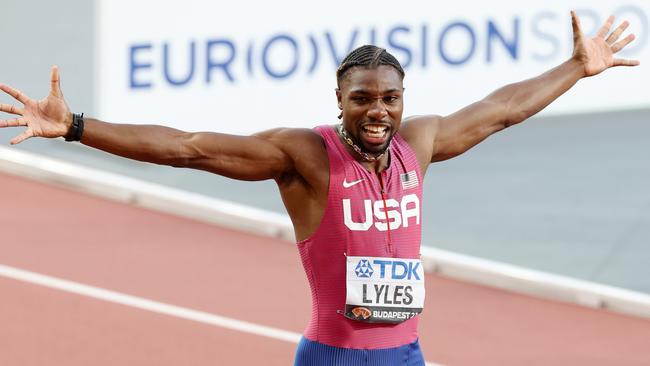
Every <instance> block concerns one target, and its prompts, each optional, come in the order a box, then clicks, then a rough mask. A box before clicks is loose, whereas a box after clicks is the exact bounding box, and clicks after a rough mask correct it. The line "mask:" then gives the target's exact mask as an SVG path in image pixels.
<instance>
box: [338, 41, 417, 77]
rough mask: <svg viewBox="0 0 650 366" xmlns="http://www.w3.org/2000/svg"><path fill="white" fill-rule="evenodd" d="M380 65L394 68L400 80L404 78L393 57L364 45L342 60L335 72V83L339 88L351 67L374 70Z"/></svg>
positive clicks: (371, 46)
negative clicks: (400, 77)
mask: <svg viewBox="0 0 650 366" xmlns="http://www.w3.org/2000/svg"><path fill="white" fill-rule="evenodd" d="M380 65H388V66H392V67H394V68H395V70H397V72H398V73H399V74H400V75H401V76H402V79H403V78H404V69H402V65H400V64H399V61H397V59H396V58H395V57H394V56H393V55H391V54H390V53H388V52H387V51H386V50H385V49H383V48H380V47H377V46H373V45H365V46H361V47H358V48H356V49H354V50H352V52H350V53H349V54H348V55H347V56H346V57H345V58H344V59H343V62H341V65H340V66H339V68H338V70H336V82H337V84H338V85H339V86H341V81H342V80H343V78H344V77H345V74H346V73H347V72H348V71H349V70H350V69H351V68H353V67H356V66H360V67H364V68H368V69H374V68H376V67H378V66H380Z"/></svg>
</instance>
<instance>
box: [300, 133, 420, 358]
mask: <svg viewBox="0 0 650 366" xmlns="http://www.w3.org/2000/svg"><path fill="white" fill-rule="evenodd" d="M315 130H316V132H317V133H319V134H320V135H321V136H322V137H323V140H324V142H325V146H326V149H327V155H328V158H329V170H330V179H329V191H328V197H327V206H326V209H325V214H324V216H323V219H322V221H321V223H320V226H319V227H318V229H317V230H316V232H315V233H314V234H313V235H312V236H311V237H309V238H307V239H305V240H303V241H300V242H298V248H299V251H300V257H301V260H302V264H303V267H304V269H305V272H306V274H307V278H308V280H309V285H310V287H311V294H312V315H311V320H310V322H309V324H308V326H307V329H306V330H305V333H304V336H305V338H307V339H308V340H310V341H314V342H319V343H323V344H326V345H329V346H334V347H343V348H354V349H378V348H390V347H398V346H402V345H405V344H409V343H412V342H414V341H416V340H417V323H418V318H419V316H415V317H413V318H411V319H409V320H406V321H404V322H402V323H399V324H383V323H365V322H360V321H356V320H351V319H348V318H346V317H345V316H344V315H343V314H342V313H343V310H344V308H345V304H346V256H370V257H389V258H410V259H417V258H419V257H420V238H421V226H420V219H421V202H422V174H421V172H420V167H419V165H418V161H417V158H416V156H415V153H414V152H413V150H412V149H411V148H410V146H408V145H407V143H406V142H405V141H404V140H403V139H402V137H401V136H400V135H399V133H398V134H395V136H394V138H393V140H392V142H391V145H390V148H389V154H390V155H389V159H390V163H389V167H388V168H387V169H386V170H384V171H383V172H382V173H381V178H380V177H379V176H378V175H377V174H375V173H373V172H370V171H368V170H367V169H366V168H364V167H363V166H362V165H361V164H360V163H359V162H357V161H356V160H355V158H354V156H352V155H351V154H350V153H349V152H348V150H346V148H345V146H344V145H343V143H342V142H341V140H340V139H339V136H338V134H337V132H336V130H335V129H334V128H333V127H332V126H319V127H317V128H316V129H315ZM382 183H383V184H382ZM382 185H383V187H384V189H383V193H382V188H381V187H382ZM387 222H389V223H390V225H387ZM389 229H390V230H389Z"/></svg>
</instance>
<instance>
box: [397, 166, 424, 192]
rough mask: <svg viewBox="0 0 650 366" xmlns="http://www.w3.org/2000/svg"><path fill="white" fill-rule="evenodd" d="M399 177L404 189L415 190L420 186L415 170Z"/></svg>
mask: <svg viewBox="0 0 650 366" xmlns="http://www.w3.org/2000/svg"><path fill="white" fill-rule="evenodd" d="M399 177H400V178H401V181H402V189H411V188H415V187H417V186H418V184H420V182H418V175H417V173H416V172H415V170H411V171H410V172H408V173H406V174H400V175H399Z"/></svg>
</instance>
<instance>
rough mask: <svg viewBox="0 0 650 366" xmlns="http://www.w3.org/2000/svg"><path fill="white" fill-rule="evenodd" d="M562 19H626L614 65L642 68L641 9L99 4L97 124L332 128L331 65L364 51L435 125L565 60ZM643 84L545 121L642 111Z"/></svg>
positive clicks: (621, 75)
mask: <svg viewBox="0 0 650 366" xmlns="http://www.w3.org/2000/svg"><path fill="white" fill-rule="evenodd" d="M570 9H576V10H577V11H578V14H579V15H580V17H581V19H582V25H583V28H584V31H585V32H586V33H591V34H593V33H595V31H596V30H597V28H598V27H599V26H600V25H601V24H602V23H603V22H604V21H605V19H606V18H607V16H608V15H609V14H614V15H616V16H617V17H618V19H619V21H622V20H623V19H628V20H629V21H630V22H631V24H632V25H631V27H630V31H629V32H634V33H635V34H636V35H637V40H636V41H635V42H634V43H633V44H631V45H630V46H629V49H627V50H626V51H625V52H622V53H621V54H620V56H621V57H629V58H636V59H640V60H641V61H642V63H643V62H645V63H648V62H650V57H648V56H650V45H649V44H648V43H649V40H648V38H650V26H649V19H650V2H648V1H647V0H623V1H611V0H589V1H587V0H585V1H544V2H538V1H534V2H533V1H510V0H493V1H490V2H483V3H477V2H476V1H469V0H457V1H454V2H421V1H417V2H415V1H414V2H408V1H407V2H401V3H399V4H398V3H396V2H394V1H385V0H373V1H342V0H329V1H323V2H319V3H314V2H294V1H289V0H277V1H273V2H257V1H247V0H242V1H238V2H233V3H230V2H227V3H224V2H207V1H200V0H185V1H160V0H156V1H154V0H139V1H126V0H100V1H99V2H98V7H97V19H98V25H97V27H98V29H97V37H98V39H97V66H96V67H97V87H98V90H97V91H96V95H97V106H98V112H99V113H98V114H99V115H98V117H99V118H103V119H106V120H110V121H116V122H131V123H161V124H165V125H169V126H173V127H176V128H180V129H183V130H189V131H196V130H210V131H221V132H230V133H240V134H248V133H252V132H255V131H260V130H265V129H269V128H274V127H279V126H287V127H312V126H315V125H318V124H323V123H334V122H335V121H337V119H336V116H337V115H338V109H337V107H336V98H335V93H334V89H335V87H336V80H335V71H336V68H337V65H338V63H339V61H340V60H341V59H342V58H343V57H344V56H345V55H346V54H347V52H348V51H349V50H351V49H353V48H354V47H356V46H359V45H362V44H367V43H374V44H377V45H378V46H382V47H386V48H387V49H388V50H389V52H391V53H393V54H394V55H395V57H397V58H398V60H400V62H401V63H402V64H403V66H404V68H405V69H406V78H405V81H404V84H405V87H406V92H405V115H412V114H443V115H444V114H448V113H451V112H453V111H455V110H457V109H459V108H461V107H463V106H465V105H467V104H470V103H472V102H474V101H476V100H479V99H481V98H483V97H484V96H485V95H487V94H489V93H490V92H491V91H493V90H494V89H496V88H498V87H499V86H502V85H504V84H506V83H510V82H514V81H519V80H522V79H525V78H530V77H533V76H536V75H538V74H540V73H542V72H544V71H545V70H547V69H549V68H551V67H554V66H555V65H557V64H559V63H561V62H563V61H564V60H566V59H567V58H568V57H569V56H570V53H571V23H570V16H569V11H570ZM617 23H618V22H617ZM648 80H650V69H649V68H648V67H647V66H644V65H643V64H642V65H641V66H640V67H637V68H633V69H629V68H625V69H624V68H617V69H614V70H609V71H607V72H606V73H604V74H602V75H600V76H597V77H595V78H591V79H587V80H583V81H581V82H580V83H579V84H578V85H577V86H576V87H575V88H574V89H572V90H571V91H570V92H569V93H567V95H565V96H563V97H562V98H560V100H558V101H557V102H556V103H554V104H553V105H552V106H551V107H550V108H548V109H547V111H546V113H549V112H550V113H576V112H586V111H602V110H611V109H623V108H636V107H650V93H648V91H647V87H646V86H645V84H646V82H647V81H648Z"/></svg>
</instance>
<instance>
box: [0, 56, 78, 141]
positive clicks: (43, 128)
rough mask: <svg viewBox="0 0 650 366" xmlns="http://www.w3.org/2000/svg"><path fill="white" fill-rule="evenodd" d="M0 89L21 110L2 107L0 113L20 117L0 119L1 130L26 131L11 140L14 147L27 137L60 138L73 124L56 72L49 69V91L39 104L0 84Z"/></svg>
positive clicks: (54, 69)
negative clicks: (23, 129)
mask: <svg viewBox="0 0 650 366" xmlns="http://www.w3.org/2000/svg"><path fill="white" fill-rule="evenodd" d="M0 90H2V91H4V92H5V93H7V94H9V95H11V96H12V97H13V98H14V99H16V100H17V101H18V102H20V103H22V105H23V107H22V108H20V107H17V106H15V105H11V104H1V103H0V111H2V112H6V113H11V114H15V115H18V116H20V117H18V118H14V119H8V120H0V128H3V127H18V126H23V127H27V129H26V130H25V131H24V132H23V133H21V134H20V135H18V136H16V137H14V138H13V139H12V140H11V144H12V145H15V144H18V143H21V142H23V141H25V140H26V139H28V138H30V137H37V136H38V137H49V138H54V137H61V136H65V135H66V134H67V133H68V130H69V129H70V126H71V125H72V113H70V108H68V105H67V104H66V103H65V100H64V99H63V92H61V85H60V83H59V69H58V67H56V66H53V67H52V73H51V89H50V94H48V96H47V97H45V99H42V100H40V101H37V100H34V99H31V98H29V97H27V96H26V95H25V94H23V93H21V92H20V91H18V90H16V89H14V88H12V87H10V86H9V85H5V84H0Z"/></svg>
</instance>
